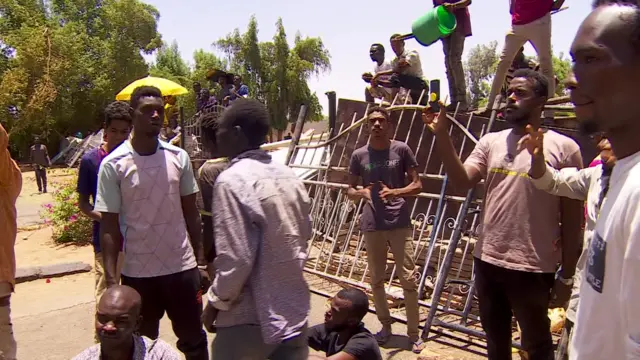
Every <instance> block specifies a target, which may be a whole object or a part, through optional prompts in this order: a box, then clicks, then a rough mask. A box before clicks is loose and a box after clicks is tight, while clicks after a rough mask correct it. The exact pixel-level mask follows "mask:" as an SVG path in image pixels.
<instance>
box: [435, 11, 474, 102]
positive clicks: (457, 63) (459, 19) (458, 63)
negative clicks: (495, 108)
mask: <svg viewBox="0 0 640 360" xmlns="http://www.w3.org/2000/svg"><path fill="white" fill-rule="evenodd" d="M440 5H442V7H443V8H444V9H445V10H446V11H447V12H449V13H450V14H453V15H455V20H456V26H455V30H454V31H453V32H451V34H449V36H446V37H443V38H442V39H441V40H442V51H443V52H444V65H445V67H446V69H447V82H448V83H449V96H450V97H451V105H449V109H447V110H450V111H455V109H456V106H457V107H458V111H466V110H467V108H468V107H469V103H468V102H467V82H466V80H465V77H464V69H463V68H462V52H463V51H464V40H465V39H466V38H467V37H468V36H471V17H470V16H469V9H468V6H469V5H471V0H433V6H440ZM457 104H459V105H457Z"/></svg>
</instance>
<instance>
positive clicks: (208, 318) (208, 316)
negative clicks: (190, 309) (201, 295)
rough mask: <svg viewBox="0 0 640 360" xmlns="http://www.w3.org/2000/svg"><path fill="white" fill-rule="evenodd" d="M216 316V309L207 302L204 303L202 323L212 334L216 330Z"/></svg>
mask: <svg viewBox="0 0 640 360" xmlns="http://www.w3.org/2000/svg"><path fill="white" fill-rule="evenodd" d="M217 317H218V309H216V308H215V307H213V305H211V304H209V302H207V305H205V307H204V310H203V311H202V325H204V328H205V329H207V331H208V332H210V333H212V334H213V333H215V332H216V326H215V325H214V323H215V321H216V318H217Z"/></svg>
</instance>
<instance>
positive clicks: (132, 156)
mask: <svg viewBox="0 0 640 360" xmlns="http://www.w3.org/2000/svg"><path fill="white" fill-rule="evenodd" d="M197 192H198V185H197V183H196V179H195V176H194V173H193V168H192V167H191V161H190V160H189V155H187V153H186V152H185V151H184V150H183V149H180V148H178V147H176V146H173V145H170V144H167V143H165V142H162V141H159V142H158V148H157V150H156V152H155V153H154V154H152V155H144V156H143V155H140V154H138V153H136V152H135V150H133V147H132V146H131V142H129V141H126V142H124V143H123V144H122V145H121V146H120V147H118V148H117V149H116V150H114V151H113V152H111V154H109V155H108V156H107V157H106V158H105V159H104V160H103V161H102V164H101V165H100V173H99V176H98V195H97V198H96V204H95V210H96V211H100V212H107V213H117V214H120V230H121V231H122V234H123V237H124V246H125V256H124V266H123V269H122V274H123V275H125V276H129V277H138V278H144V277H156V276H163V275H169V274H175V273H178V272H182V271H185V270H189V269H192V268H195V267H196V259H195V255H194V252H193V248H192V247H191V243H190V241H189V235H188V232H187V227H186V223H185V220H184V214H183V212H182V197H184V196H187V195H192V194H195V193H197Z"/></svg>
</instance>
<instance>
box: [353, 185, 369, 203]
mask: <svg viewBox="0 0 640 360" xmlns="http://www.w3.org/2000/svg"><path fill="white" fill-rule="evenodd" d="M372 186H373V184H369V186H367V187H366V188H364V189H361V190H357V189H355V188H349V189H347V197H349V199H351V200H353V201H360V200H361V199H365V200H367V201H371V187H372Z"/></svg>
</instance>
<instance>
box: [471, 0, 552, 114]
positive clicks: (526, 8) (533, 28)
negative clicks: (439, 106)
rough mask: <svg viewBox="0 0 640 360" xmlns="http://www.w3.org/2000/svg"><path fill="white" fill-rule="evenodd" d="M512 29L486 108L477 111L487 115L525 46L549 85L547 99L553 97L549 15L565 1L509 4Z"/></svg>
mask: <svg viewBox="0 0 640 360" xmlns="http://www.w3.org/2000/svg"><path fill="white" fill-rule="evenodd" d="M509 3H510V7H509V12H510V13H511V29H510V30H509V31H508V32H507V35H506V36H505V39H504V47H503V49H502V54H501V55H500V62H499V63H498V68H497V69H496V74H495V76H494V77H493V83H492V84H491V91H490V92H489V98H488V100H489V102H488V103H487V108H486V109H485V110H482V111H480V112H479V113H482V115H487V116H488V115H489V114H490V113H491V109H493V107H494V104H493V103H494V102H495V99H496V96H497V95H498V93H499V92H500V89H501V88H502V85H503V83H504V79H505V76H506V74H507V71H508V70H509V67H510V66H511V63H512V62H513V59H514V58H515V57H516V54H517V53H518V51H519V50H520V48H521V47H522V46H523V45H524V44H525V43H527V42H531V45H533V47H534V48H535V49H536V52H537V53H538V62H539V63H540V68H541V70H542V73H543V74H544V75H545V76H546V77H547V82H548V84H549V86H548V88H547V89H548V91H549V93H548V94H547V98H551V97H553V94H555V85H556V84H555V81H554V76H553V54H552V51H551V12H552V11H556V10H559V9H560V8H561V7H562V4H564V0H509Z"/></svg>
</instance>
